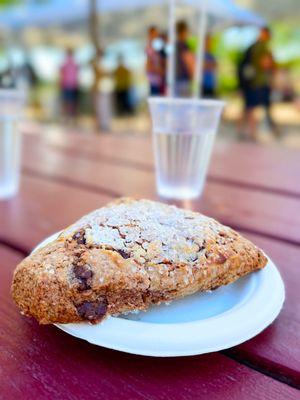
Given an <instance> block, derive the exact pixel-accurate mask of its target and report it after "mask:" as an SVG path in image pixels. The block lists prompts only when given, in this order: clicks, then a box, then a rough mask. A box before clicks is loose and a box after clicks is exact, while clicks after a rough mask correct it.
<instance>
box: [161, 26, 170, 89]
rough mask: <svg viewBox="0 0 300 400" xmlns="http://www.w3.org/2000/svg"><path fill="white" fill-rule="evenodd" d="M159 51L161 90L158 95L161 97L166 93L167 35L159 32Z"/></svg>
mask: <svg viewBox="0 0 300 400" xmlns="http://www.w3.org/2000/svg"><path fill="white" fill-rule="evenodd" d="M160 39H161V49H160V50H159V54H160V58H161V70H162V73H161V90H160V93H161V94H162V95H166V93H167V61H168V54H167V46H168V34H167V32H166V31H164V32H161V34H160Z"/></svg>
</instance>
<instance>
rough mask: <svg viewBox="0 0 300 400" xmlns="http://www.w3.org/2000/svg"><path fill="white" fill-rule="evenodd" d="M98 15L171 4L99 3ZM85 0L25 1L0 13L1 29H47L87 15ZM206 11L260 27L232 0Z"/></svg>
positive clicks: (196, 0)
mask: <svg viewBox="0 0 300 400" xmlns="http://www.w3.org/2000/svg"><path fill="white" fill-rule="evenodd" d="M204 1H205V0H177V1H176V3H177V4H190V5H192V6H195V7H198V8H201V7H202V5H203V3H204ZM97 3H98V10H99V12H116V11H120V10H128V12H130V11H132V10H133V9H136V8H146V7H149V6H163V5H168V4H170V0H126V1H119V0H98V2H97ZM88 8H89V1H88V0H64V1H61V0H49V1H47V2H43V3H39V2H36V1H30V0H27V1H26V0H25V2H23V3H22V4H20V5H15V6H9V7H7V8H5V9H2V10H1V14H0V26H3V27H11V28H14V29H22V28H24V27H26V26H28V25H36V26H44V27H45V26H47V25H53V24H56V25H57V24H63V23H68V22H72V21H76V20H79V19H84V18H86V17H87V15H88ZM206 12H207V14H209V15H213V16H215V17H216V18H220V19H222V20H226V21H227V22H228V23H232V24H244V25H247V24H249V25H252V24H254V25H262V24H264V22H265V21H264V19H263V18H261V17H259V16H258V15H256V14H254V13H253V12H251V11H249V10H247V9H244V8H242V7H239V6H237V5H236V4H235V3H234V2H233V1H232V0H209V1H207V5H206Z"/></svg>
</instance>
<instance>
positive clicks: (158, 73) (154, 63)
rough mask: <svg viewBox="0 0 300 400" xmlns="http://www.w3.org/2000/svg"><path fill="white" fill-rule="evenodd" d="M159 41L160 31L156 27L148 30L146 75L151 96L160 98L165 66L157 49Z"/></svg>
mask: <svg viewBox="0 0 300 400" xmlns="http://www.w3.org/2000/svg"><path fill="white" fill-rule="evenodd" d="M157 39H159V31H158V29H157V27H156V26H155V25H152V26H150V27H149V29H148V41H147V46H146V57H147V61H146V73H147V77H148V82H149V91H150V96H158V95H160V94H161V91H162V83H163V73H164V71H163V65H162V57H161V55H160V52H159V51H158V50H156V48H155V41H156V40H157Z"/></svg>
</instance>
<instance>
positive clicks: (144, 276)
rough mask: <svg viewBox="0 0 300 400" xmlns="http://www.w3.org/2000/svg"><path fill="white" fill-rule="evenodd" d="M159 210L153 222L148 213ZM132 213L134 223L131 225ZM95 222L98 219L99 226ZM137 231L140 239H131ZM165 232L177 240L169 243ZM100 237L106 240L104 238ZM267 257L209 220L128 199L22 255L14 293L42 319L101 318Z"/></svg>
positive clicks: (252, 266)
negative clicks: (125, 216) (139, 217)
mask: <svg viewBox="0 0 300 400" xmlns="http://www.w3.org/2000/svg"><path fill="white" fill-rule="evenodd" d="M120 207H122V208H121V209H120ZM137 207H140V211H141V210H142V211H143V213H144V214H145V215H146V217H145V218H146V219H148V221H149V225H150V227H149V229H150V228H151V232H147V228H145V226H143V222H142V218H141V220H140V221H138V222H137V217H136V215H135V217H134V218H135V219H134V218H133V217H131V214H130V212H131V210H134V211H135V210H136V208H137ZM108 209H109V211H107V210H108ZM157 209H159V214H157V215H156V217H155V218H154V219H153V221H154V222H153V224H152V225H151V217H150V215H152V214H153V210H157ZM118 211H120V214H119V215H120V217H119V221H120V224H118V220H117V221H116V216H117V215H118ZM147 212H148V214H147ZM126 213H127V214H126ZM150 213H151V214H150ZM174 214H175V216H174ZM111 215H113V217H111ZM124 215H127V217H128V218H127V220H126V221H125V222H124V218H123V217H124ZM137 215H138V214H137ZM121 216H122V218H123V219H122V218H121ZM100 217H101V218H102V219H103V218H104V219H103V220H102V219H101V218H100ZM165 217H166V218H165ZM99 218H100V219H99ZM130 218H133V219H132V221H133V220H134V223H131V222H130V225H129V224H128V220H129V219H130ZM159 218H161V221H163V224H164V225H163V228H161V229H160V231H159V232H157V233H156V235H157V237H158V240H153V239H151V236H147V234H149V235H150V233H151V234H152V233H153V232H152V231H153V230H155V229H156V227H157V226H158V225H156V223H157V219H159ZM172 218H173V219H174V221H175V220H176V221H178V219H180V218H182V220H181V221H180V224H179V227H181V228H180V234H179V228H178V227H177V225H176V224H175V222H174V224H175V225H174V224H173V225H172V229H173V230H170V229H171V228H170V226H171V224H170V223H169V222H170V221H172ZM91 221H97V232H96V231H95V230H93V229H94V228H95V227H94V228H93V226H92V225H91ZM99 221H100V222H99ZM101 221H102V222H101ZM103 221H106V222H105V223H104V222H103ZM112 221H113V224H112ZM79 222H80V221H79ZM161 223H162V222H161ZM176 223H177V222H176ZM115 224H117V225H115ZM185 224H186V225H185ZM192 224H194V225H193V226H192ZM200 225H201V226H200ZM99 226H100V229H102V230H101V231H99V232H100V233H99V232H98V230H99ZM124 227H126V230H125V231H124ZM165 227H167V228H165ZM165 229H167V230H165ZM174 229H175V230H174ZM174 232H175V233H174ZM137 233H138V236H137ZM133 234H134V235H135V236H134V238H135V239H134V240H135V241H130V240H129V238H132V235H133ZM164 235H174V237H175V238H176V240H175V239H174V240H175V241H174V240H172V241H171V242H168V241H167V239H168V238H167V237H164ZM176 235H177V236H176ZM180 235H181V236H180ZM187 236H188V237H187ZM190 236H192V237H190ZM99 237H100V238H102V237H103V238H104V237H105V238H106V239H105V240H104V239H103V242H102V241H101V240H100V242H99ZM137 237H138V239H137ZM147 238H148V239H147ZM149 238H150V239H151V240H150V239H149ZM112 240H113V241H112ZM160 241H162V243H160ZM114 243H116V244H118V245H117V246H116V247H115V248H114V246H113V244H114ZM122 246H123V247H122ZM174 249H175V250H176V251H175V252H174ZM178 252H180V254H179V255H178V254H177V253H178ZM266 262H267V260H266V257H265V256H264V254H263V253H262V252H261V250H259V249H258V248H257V247H255V246H254V245H253V244H252V243H251V242H249V241H248V240H247V239H245V238H243V237H242V236H240V235H239V234H237V233H236V232H235V231H233V230H231V229H230V228H228V227H224V226H223V225H221V224H219V223H218V222H216V221H214V220H212V219H210V218H207V217H204V216H202V215H200V214H197V213H192V212H190V211H185V210H180V209H177V208H175V207H170V206H166V205H162V204H160V203H154V202H149V201H145V200H140V201H134V200H131V199H126V200H121V201H119V202H118V203H112V204H110V205H109V206H107V207H106V208H103V209H100V210H98V211H97V214H95V213H93V214H92V218H90V217H89V219H88V220H86V219H83V220H82V222H80V223H77V224H75V225H73V226H72V227H70V228H68V229H67V230H66V231H65V232H64V233H63V234H62V235H60V236H59V238H58V239H57V240H55V241H54V242H52V243H50V244H48V245H47V246H45V247H44V248H42V249H40V250H37V251H36V252H34V253H33V254H31V255H30V256H29V257H27V258H26V259H25V260H23V261H22V262H21V264H19V265H18V267H17V268H16V271H15V274H14V279H13V284H12V295H13V298H14V300H15V302H16V304H17V305H18V306H19V308H20V309H21V312H22V313H24V314H26V315H29V316H33V317H35V318H36V319H37V320H38V321H39V322H40V323H42V324H47V323H55V322H59V323H68V322H79V321H84V320H88V321H90V322H99V321H100V320H101V319H103V318H104V317H105V316H107V315H112V314H119V313H123V312H128V311H135V310H145V309H147V308H148V307H149V306H150V305H151V304H158V303H160V302H162V301H170V300H173V299H176V298H179V297H183V296H186V295H189V294H192V293H194V292H196V291H203V290H210V289H215V288H217V287H219V286H221V285H225V284H228V283H231V282H234V281H235V280H236V279H238V278H239V277H240V276H243V275H245V274H247V273H249V272H251V271H255V270H258V269H260V268H263V267H264V266H265V265H266Z"/></svg>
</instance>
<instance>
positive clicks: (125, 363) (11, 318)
mask: <svg viewBox="0 0 300 400" xmlns="http://www.w3.org/2000/svg"><path fill="white" fill-rule="evenodd" d="M19 260H20V255H18V254H16V253H15V252H12V251H11V250H8V249H7V248H5V247H3V246H0V304H1V307H0V321H1V326H0V335H1V341H0V365H1V368H0V386H1V398H3V399H6V400H10V399H16V398H22V399H23V400H27V399H28V400H31V399H33V398H37V399H48V398H63V399H65V400H75V399H78V398H81V399H83V400H84V399H100V398H101V399H103V400H106V399H107V400H108V399H109V400H110V399H128V398H130V399H137V400H138V399H141V400H145V399H148V400H152V399H153V400H164V399H178V400H179V399H184V400H189V399H190V400H194V399H196V398H200V397H201V399H214V400H218V399H220V400H221V399H222V400H224V399H227V398H228V399H229V398H230V399H232V400H235V399H236V400H251V399H262V398H263V399H265V400H279V399H280V400H282V399H287V400H288V399H291V400H292V399H296V398H299V392H298V391H297V390H296V389H294V388H292V387H289V386H287V385H285V384H283V383H281V382H278V381H275V380H273V379H272V378H269V377H267V376H265V375H263V374H260V373H258V372H256V371H253V370H251V369H249V368H247V367H245V366H243V365H241V364H238V363H237V362H235V361H233V360H230V359H228V358H227V357H225V356H223V355H220V354H217V353H214V354H209V355H204V356H199V357H184V358H175V359H174V358H171V359H156V358H151V357H149V358H146V357H141V356H133V355H128V354H124V353H120V352H116V351H112V350H108V349H104V348H101V347H97V346H94V345H91V344H88V343H87V342H84V341H81V340H79V339H76V338H73V337H71V336H69V335H67V334H65V333H64V332H62V331H59V330H58V329H57V328H55V327H54V326H39V325H38V324H37V323H36V322H35V321H34V320H33V319H29V318H26V317H23V316H21V315H20V314H19V312H18V311H17V309H16V307H15V306H14V304H13V302H12V299H11V297H10V292H9V290H10V282H11V277H12V271H13V269H14V267H15V265H16V263H17V262H19Z"/></svg>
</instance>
